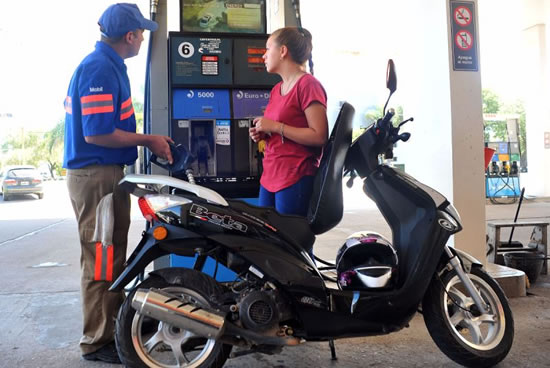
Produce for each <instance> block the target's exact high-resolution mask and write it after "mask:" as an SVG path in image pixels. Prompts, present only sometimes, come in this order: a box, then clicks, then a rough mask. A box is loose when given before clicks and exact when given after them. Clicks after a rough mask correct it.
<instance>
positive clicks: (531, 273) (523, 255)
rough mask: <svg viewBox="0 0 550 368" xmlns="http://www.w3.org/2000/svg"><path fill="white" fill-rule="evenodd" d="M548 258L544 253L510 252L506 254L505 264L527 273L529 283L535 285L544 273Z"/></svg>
mask: <svg viewBox="0 0 550 368" xmlns="http://www.w3.org/2000/svg"><path fill="white" fill-rule="evenodd" d="M545 259H546V256H545V254H544V253H543V252H523V251H520V252H508V253H504V264H505V265H506V266H507V267H510V268H515V269H516V270H521V271H523V272H525V274H526V275H527V277H528V278H529V282H530V283H532V284H534V283H535V282H536V281H537V278H538V277H539V275H540V272H541V271H542V264H543V263H544V260H545Z"/></svg>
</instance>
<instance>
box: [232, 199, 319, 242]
mask: <svg viewBox="0 0 550 368" xmlns="http://www.w3.org/2000/svg"><path fill="white" fill-rule="evenodd" d="M228 203H229V205H230V206H231V207H232V208H233V209H235V210H237V211H239V212H244V213H247V214H249V215H252V216H254V217H257V218H259V219H260V220H262V221H265V223H266V225H267V226H266V227H267V228H270V229H271V230H272V231H275V232H277V233H279V234H280V236H281V237H282V238H283V239H284V240H286V241H287V242H290V243H293V244H295V245H297V246H299V247H300V248H302V249H304V250H306V251H307V252H309V251H310V250H311V248H312V247H313V243H315V234H314V233H313V231H311V227H310V226H309V223H308V220H307V219H306V218H305V217H302V216H294V215H282V214H280V213H279V212H277V211H276V210H275V208H273V207H258V206H254V205H251V204H248V203H246V202H243V201H240V200H228ZM245 216H246V215H245ZM246 217H248V216H246Z"/></svg>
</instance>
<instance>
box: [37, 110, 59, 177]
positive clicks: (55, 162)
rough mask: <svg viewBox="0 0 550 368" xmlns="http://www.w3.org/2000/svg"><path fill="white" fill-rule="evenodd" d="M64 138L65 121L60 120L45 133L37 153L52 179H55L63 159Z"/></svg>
mask: <svg viewBox="0 0 550 368" xmlns="http://www.w3.org/2000/svg"><path fill="white" fill-rule="evenodd" d="M64 138H65V120H60V121H59V122H58V123H57V125H56V126H55V127H54V128H53V129H52V130H50V131H48V132H46V134H45V135H44V139H43V140H42V142H41V144H40V146H39V147H38V151H39V152H41V154H42V159H44V160H46V162H47V164H48V170H49V171H50V175H51V176H52V178H55V177H56V175H55V173H57V172H58V171H59V170H60V169H61V161H62V157H63V140H64Z"/></svg>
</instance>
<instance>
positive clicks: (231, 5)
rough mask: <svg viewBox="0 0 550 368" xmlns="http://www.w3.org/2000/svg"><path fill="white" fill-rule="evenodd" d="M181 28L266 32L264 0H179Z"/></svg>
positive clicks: (189, 30) (225, 31)
mask: <svg viewBox="0 0 550 368" xmlns="http://www.w3.org/2000/svg"><path fill="white" fill-rule="evenodd" d="M180 4H181V29H182V31H183V32H223V33H266V11H265V9H266V8H265V0H210V1H209V0H180Z"/></svg>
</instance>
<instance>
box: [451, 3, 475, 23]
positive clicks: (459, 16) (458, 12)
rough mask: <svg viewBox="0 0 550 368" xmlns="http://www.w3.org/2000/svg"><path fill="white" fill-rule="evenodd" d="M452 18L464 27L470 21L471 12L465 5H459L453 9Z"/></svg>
mask: <svg viewBox="0 0 550 368" xmlns="http://www.w3.org/2000/svg"><path fill="white" fill-rule="evenodd" d="M454 19H455V22H456V23H457V24H458V25H459V26H461V27H466V26H467V25H469V24H470V23H471V22H472V13H471V12H470V10H469V9H468V8H466V7H465V6H459V7H458V8H456V9H455V12H454Z"/></svg>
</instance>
